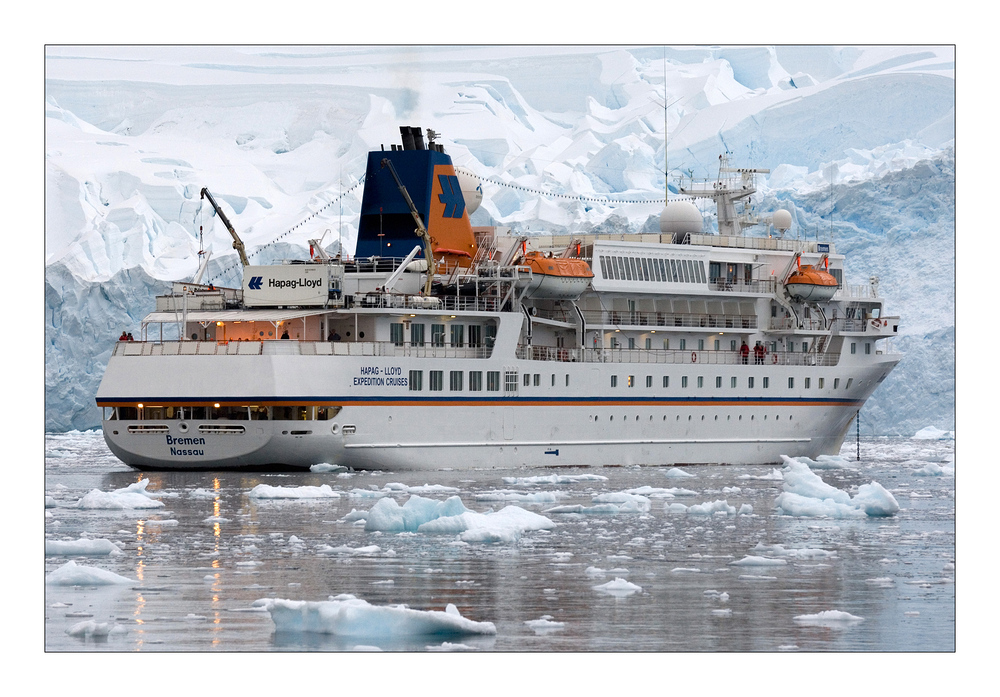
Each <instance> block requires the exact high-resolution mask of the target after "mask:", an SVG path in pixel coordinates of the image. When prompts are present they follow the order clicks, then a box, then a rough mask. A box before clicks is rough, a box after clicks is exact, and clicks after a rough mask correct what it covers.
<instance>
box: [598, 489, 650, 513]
mask: <svg viewBox="0 0 1000 697" xmlns="http://www.w3.org/2000/svg"><path fill="white" fill-rule="evenodd" d="M591 501H593V502H594V503H613V504H617V505H618V512H619V513H646V512H647V511H649V508H650V503H649V499H648V498H646V497H645V496H639V495H638V494H628V493H625V492H624V491H619V492H612V493H607V494H599V495H598V496H595V497H594V498H593V499H591Z"/></svg>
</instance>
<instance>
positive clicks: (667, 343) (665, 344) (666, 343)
mask: <svg viewBox="0 0 1000 697" xmlns="http://www.w3.org/2000/svg"><path fill="white" fill-rule="evenodd" d="M669 349H670V339H664V340H663V350H664V351H667V350H669Z"/></svg>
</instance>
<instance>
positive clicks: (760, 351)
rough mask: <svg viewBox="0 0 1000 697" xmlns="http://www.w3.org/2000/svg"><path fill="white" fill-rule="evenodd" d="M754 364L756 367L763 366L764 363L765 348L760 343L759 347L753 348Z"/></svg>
mask: <svg viewBox="0 0 1000 697" xmlns="http://www.w3.org/2000/svg"><path fill="white" fill-rule="evenodd" d="M753 362H754V365H763V363H764V347H763V346H761V343H760V342H759V341H758V342H757V345H756V346H754V347H753Z"/></svg>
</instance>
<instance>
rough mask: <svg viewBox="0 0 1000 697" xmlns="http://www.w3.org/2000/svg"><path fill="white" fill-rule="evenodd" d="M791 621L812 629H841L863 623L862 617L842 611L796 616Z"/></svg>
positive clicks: (825, 611) (826, 611)
mask: <svg viewBox="0 0 1000 697" xmlns="http://www.w3.org/2000/svg"><path fill="white" fill-rule="evenodd" d="M792 619H793V620H794V621H795V622H797V623H798V624H805V625H810V626H814V627H843V626H849V625H853V624H857V623H859V622H864V621H865V619H864V618H863V617H858V616H856V615H852V614H851V613H849V612H843V611H842V610H824V611H823V612H817V613H816V614H813V615H796V616H795V617H793V618H792Z"/></svg>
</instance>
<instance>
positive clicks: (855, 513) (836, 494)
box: [774, 455, 899, 518]
mask: <svg viewBox="0 0 1000 697" xmlns="http://www.w3.org/2000/svg"><path fill="white" fill-rule="evenodd" d="M781 458H782V459H783V460H784V461H785V468H784V470H783V474H784V477H785V483H784V484H783V488H784V491H783V492H782V493H781V494H779V495H778V496H777V497H776V498H775V500H774V505H775V507H776V508H778V509H779V510H780V511H781V512H783V513H785V514H786V515H792V516H807V517H818V516H826V517H830V518H857V517H863V516H890V515H894V514H895V513H896V512H898V511H899V503H898V502H897V501H896V499H895V498H894V497H893V495H892V494H890V493H889V492H888V491H886V490H885V489H884V488H883V487H882V486H881V485H880V484H878V483H877V482H871V483H870V484H865V485H862V486H861V487H859V488H858V493H857V494H856V495H855V496H854V497H853V498H851V495H850V494H848V493H847V492H846V491H843V490H841V489H838V488H836V487H834V486H830V485H829V484H827V483H826V482H824V481H823V480H822V479H821V478H820V477H819V475H817V474H815V473H814V472H812V471H811V470H810V469H809V466H808V465H807V464H806V463H804V462H800V461H799V460H797V459H793V458H790V457H787V456H785V455H782V456H781Z"/></svg>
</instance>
